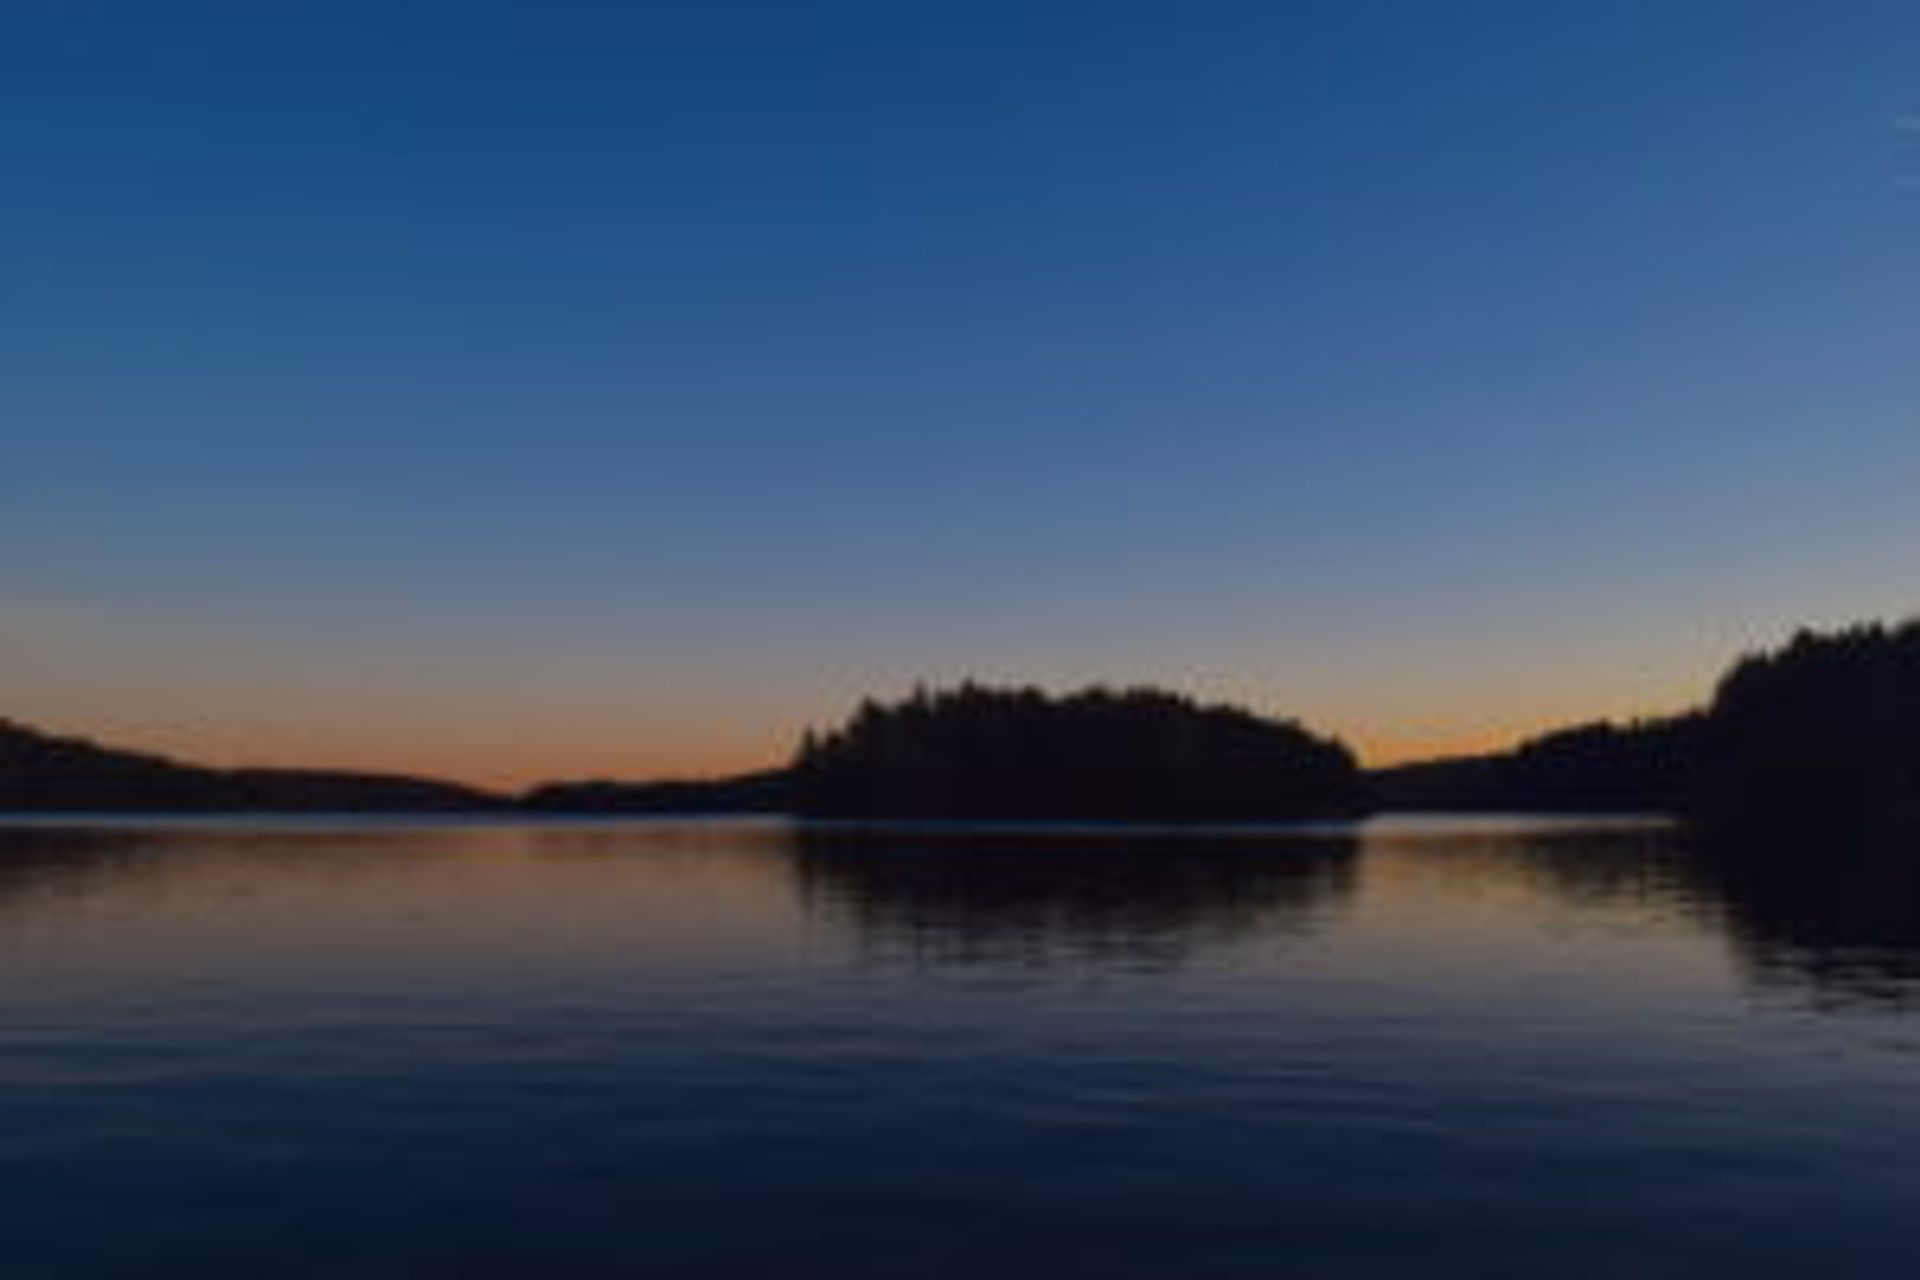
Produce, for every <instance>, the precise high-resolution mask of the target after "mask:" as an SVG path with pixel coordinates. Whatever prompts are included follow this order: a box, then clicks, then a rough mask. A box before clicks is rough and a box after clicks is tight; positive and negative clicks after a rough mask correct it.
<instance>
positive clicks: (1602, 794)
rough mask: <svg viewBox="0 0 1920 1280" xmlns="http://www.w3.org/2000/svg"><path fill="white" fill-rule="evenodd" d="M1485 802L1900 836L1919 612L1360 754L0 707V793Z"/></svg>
mask: <svg viewBox="0 0 1920 1280" xmlns="http://www.w3.org/2000/svg"><path fill="white" fill-rule="evenodd" d="M1495 809H1497V810H1508V811H1526V810H1533V811H1549V812H1554V811H1557V812H1592V813H1609V812H1654V813H1670V814H1675V815H1683V816H1687V817H1691V818H1695V819H1698V820H1700V821H1701V822H1703V823H1712V824H1714V825H1716V826H1720V827H1738V826H1746V827H1752V828H1764V829H1767V830H1769V831H1779V830H1782V829H1784V830H1789V831H1793V830H1801V829H1814V828H1817V827H1820V826H1822V825H1824V824H1833V823H1844V824H1846V825H1847V826H1849V827H1852V828H1871V829H1875V830H1879V831H1883V832H1891V833H1896V834H1898V833H1902V832H1909V833H1920V622H1908V623H1905V624H1903V625H1900V626H1893V627H1889V626H1884V625H1868V626H1859V627H1853V628H1849V629H1846V630H1842V631H1835V632H1828V633H1824V634H1823V633H1814V632H1802V633H1800V634H1799V635H1797V636H1795V637H1794V638H1793V639H1792V640H1791V641H1790V642H1789V643H1787V644H1785V645H1783V646H1780V647H1779V648H1777V649H1773V650H1770V651H1764V652H1760V653H1755V654H1749V655H1747V656H1745V657H1742V658H1741V659H1739V660H1738V661H1737V662H1735V663H1734V664H1733V665H1732V666H1731V667H1730V668H1729V670H1728V671H1727V673H1726V674H1725V676H1723V677H1722V678H1721V680H1720V681H1719V683H1718V685H1717V686H1716V688H1715V689H1714V691H1713V694H1712V697H1711V699H1710V700H1709V701H1708V703H1707V704H1706V705H1705V706H1704V707H1702V708H1701V709H1698V710H1695V711H1689V712H1686V713H1684V714H1681V715H1675V716H1668V717H1664V718H1657V719H1646V720H1639V721H1634V722H1632V723H1629V724H1609V723H1595V724H1586V725H1579V726H1575V727H1573V728H1568V729H1562V730H1557V731H1555V732H1552V733H1547V734H1543V735H1541V736H1539V737H1536V738H1532V739H1530V740H1528V741H1526V742H1523V743H1521V744H1520V745H1519V746H1518V747H1516V748H1514V749H1513V750H1511V751H1507V752H1499V753H1490V754H1484V755H1476V756H1466V757H1456V758H1451V759H1439V760H1429V761H1423V762H1419V763H1414V764H1406V765H1399V766H1395V767H1392V768H1385V769H1377V770H1374V771H1372V772H1370V773H1363V772H1362V771H1361V770H1360V769H1359V767H1358V766H1357V765H1356V764H1355V761H1354V758H1353V754H1352V753H1351V752H1350V751H1349V750H1348V749H1347V748H1346V747H1345V746H1344V745H1343V744H1341V743H1340V742H1338V741H1336V740H1334V739H1332V738H1328V737H1322V736H1320V735H1317V734H1315V733H1313V732H1311V731H1309V730H1308V729H1306V728H1304V727H1302V726H1301V725H1299V724H1297V723H1295V722H1293V721H1289V720H1276V719H1267V718H1263V717H1260V716H1257V715H1255V714H1253V713H1251V712H1248V711H1245V710H1241V709H1238V708H1234V707H1227V706H1214V705H1204V704H1201V703H1198V702H1195V701H1193V700H1192V699H1189V698H1185V697H1182V696H1180V695H1177V694H1173V693H1168V692H1164V691H1161V690H1156V689H1151V688H1136V689H1125V690H1112V689H1104V688H1091V689H1084V690H1081V691H1079V692H1076V693H1070V694H1065V695H1051V694H1048V693H1045V692H1043V691H1041V690H1038V689H1033V688H993V687H987V686H982V685H978V684H973V683H967V684H962V685H960V686H958V687H956V688H953V689H948V690H944V691H928V690H919V691H916V692H915V693H913V694H912V695H911V696H909V697H907V698H904V699H901V700H899V701H896V702H892V703H882V702H876V701H868V702H865V703H863V704H861V705H860V706H859V707H858V708H857V709H856V710H855V711H854V713H853V714H852V715H851V716H850V717H849V718H848V719H847V720H846V721H845V722H844V723H843V724H841V725H840V726H838V727H837V728H834V729H831V730H828V731H826V732H823V733H809V734H808V735H806V737H805V738H804V739H803V741H802V743H801V744H800V747H799V749H798V750H797V751H796V752H795V753H794V755H793V757H792V759H791V760H790V761H789V762H788V763H787V764H786V765H785V766H783V767H780V768H776V769H771V770H764V771H761V772H757V773H749V774H741V775H737V776H734V777H726V778H715V779H704V780H703V779H694V780H676V781H652V782H650V781H638V782H622V781H614V780H598V781H584V782H554V783H548V784H545V785H542V786H538V787H535V788H533V789H532V790H530V791H528V792H526V793H525V794H523V795H520V796H518V797H506V796H500V795H496V794H492V793H489V792H486V791H483V790H479V789H477V788H473V787H467V786H462V785H460V784H458V783H453V782H445V781H440V780H436V779H432V778H420V777H410V776H404V775H396V774H381V773H362V772H351V771H339V770H321V769H216V768H208V767H206V766H202V765H196V764H187V763H182V762H180V761H176V760H173V759H169V758H167V757H164V756H159V755H153V754H149V753H145V752H138V751H127V750H122V749H118V748H113V747H108V746H102V745H100V744H97V743H94V742H91V741H88V740H86V739H84V738H75V737H60V736H56V735H53V734H49V733H45V732H42V731H40V730H37V729H32V728H28V727H27V726H24V725H20V724H17V723H13V722H10V721H6V720H0V811H10V812H57V811H73V812H85V811H93V812H156V813H168V812H194V811H207V812H222V811H237V812H274V811H285V812H367V813H406V812H420V813H462V812H473V813H490V812H501V811H508V810H517V811H520V812H527V813H533V814H596V813H598V814H643V813H696V814H697V813H790V814H794V815H798V816H802V817H819V818H874V819H1002V820H1091V821H1113V822H1123V821H1124V822H1260V821H1290V820H1298V819H1317V818H1342V817H1353V816H1358V815H1360V814H1363V813H1366V812H1373V811H1380V810H1389V811H1400V812H1407V811H1418V810H1443V811H1444V810H1495ZM1750 843H1752V844H1753V847H1775V846H1777V845H1778V844H1780V843H1781V842H1778V841H1766V842H1750ZM1794 847H1811V846H1809V845H1808V844H1807V843H1806V842H1799V843H1798V844H1796V845H1794Z"/></svg>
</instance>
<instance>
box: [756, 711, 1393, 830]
mask: <svg viewBox="0 0 1920 1280" xmlns="http://www.w3.org/2000/svg"><path fill="white" fill-rule="evenodd" d="M790 772H791V777H792V784H791V785H792V799H793V810H794V812H796V813H798V814H800V815H802V816H806V817H848V818H887V819H985V820H1009V819H1016V820H1017V819H1029V820H1031V819H1038V820H1075V819H1080V820H1095V821H1129V822H1142V821H1144V822H1256V821H1288V820H1297V819H1307V818H1337V817H1351V816H1355V815H1358V814H1361V813H1363V812H1365V811H1366V808H1367V801H1366V788H1365V785H1364V782H1363V780H1362V777H1361V774H1360V770H1359V767H1358V766H1357V765H1356V764H1355V762H1354V758H1353V753H1352V752H1350V751H1349V750H1347V748H1346V747H1345V746H1344V745H1342V744H1341V743H1339V742H1336V741H1334V740H1333V739H1330V738H1323V737H1319V736H1316V735H1315V734H1313V733H1310V732H1308V731H1307V730H1306V729H1304V728H1302V727H1301V726H1300V725H1298V724H1296V723H1294V722H1292V721H1287V720H1267V719H1262V718H1261V717H1258V716H1255V715H1253V714H1251V713H1249V712H1246V711H1241V710H1238V709H1236V708H1233V707H1224V706H1205V705H1201V704H1199V703H1196V702H1193V701H1191V700H1189V699H1186V698H1182V697H1179V696H1177V695H1175V694H1170V693H1163V692H1160V691H1158V690H1153V689H1129V690H1122V691H1115V690H1108V689H1100V688H1094V689H1086V690H1082V691H1081V692H1078V693H1073V694H1068V695H1066V696H1064V697H1052V696H1049V695H1048V694H1046V693H1043V692H1042V691H1040V690H1038V689H996V688H988V687H984V686H980V685H974V684H967V685H962V686H961V687H960V688H958V689H954V690H950V691H945V692H934V693H930V692H926V691H922V692H918V693H915V694H914V695H913V696H912V697H910V698H908V699H906V700H905V701H902V702H898V703H893V704H890V705H888V704H881V703H876V702H868V703H866V704H864V705H862V706H861V707H860V709H859V710H858V711H856V712H855V713H854V715H853V717H852V718H851V719H850V720H848V721H847V722H846V724H845V725H843V726H841V727H840V728H838V729H835V730H832V731H830V732H827V733H825V734H819V735H814V734H809V735H807V738H806V740H805V741H804V742H803V743H802V744H801V747H800V751H799V753H798V754H797V755H796V756H795V758H794V761H793V764H792V767H791V771H790Z"/></svg>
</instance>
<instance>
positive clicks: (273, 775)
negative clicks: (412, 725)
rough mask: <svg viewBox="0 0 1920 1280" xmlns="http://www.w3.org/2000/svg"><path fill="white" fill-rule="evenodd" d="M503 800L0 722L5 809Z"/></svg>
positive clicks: (436, 807) (418, 808) (363, 809)
mask: <svg viewBox="0 0 1920 1280" xmlns="http://www.w3.org/2000/svg"><path fill="white" fill-rule="evenodd" d="M504 803H505V802H504V801H502V800H501V799H500V798H499V797H496V796H492V795H488V794H487V793H485V792H482V791H477V790H475V789H473V788H470V787H463V786H459V785H457V784H455V783H450V782H438V781H434V780H432V779H426V778H410V777H404V776H399V775H393V774H372V773H350V772H335V771H328V770H313V769H210V768H206V767H203V766H200V765H191V764H182V763H180V762H178V761H174V760H170V759H167V758H166V757H164V756H158V755H150V754H147V753H144V752H137V751H123V750H118V749H115V748H111V747H103V746H99V745H97V744H95V743H93V742H89V741H87V740H86V739H84V738H63V737H56V736H54V735H52V734H48V733H43V732H41V731H39V730H37V729H30V728H28V727H26V726H24V725H20V724H16V723H14V722H12V721H6V720H0V811H4V812H15V813H20V812H40V813H45V812H60V811H84V812H147V813H151V812H163V813H164V812H195V811H209V812H224V811H233V810H240V811H256V812H266V811H297V812H320V811H338V812H357V813H387V812H409V813H412V812H458V811H467V810H480V809H492V808H498V807H500V806H501V805H503V804H504Z"/></svg>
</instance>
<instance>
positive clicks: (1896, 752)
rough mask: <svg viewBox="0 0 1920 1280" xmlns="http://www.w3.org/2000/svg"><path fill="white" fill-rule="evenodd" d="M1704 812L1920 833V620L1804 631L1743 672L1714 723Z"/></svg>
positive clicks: (1734, 678)
mask: <svg viewBox="0 0 1920 1280" xmlns="http://www.w3.org/2000/svg"><path fill="white" fill-rule="evenodd" d="M1702 764H1703V767H1702V769H1701V771H1700V775H1699V779H1698V804H1697V806H1696V808H1697V810H1698V811H1699V812H1700V813H1701V814H1702V815H1703V816H1705V817H1707V818H1709V819H1711V820H1713V821H1715V822H1718V823H1722V824H1725V823H1740V822H1746V821H1757V822H1762V823H1766V824H1768V825H1771V826H1774V827H1776V828H1777V827H1778V826H1779V825H1781V824H1782V823H1787V824H1792V825H1795V826H1800V825H1807V824H1817V823H1824V822H1830V821H1833V820H1835V819H1840V818H1844V819H1846V820H1848V821H1849V822H1850V823H1852V824H1853V825H1865V826H1872V827H1876V828H1883V829H1889V830H1916V829H1920V622H1909V623H1907V624H1906V625H1904V626H1900V627H1895V628H1889V627H1884V626H1862V627H1854V628H1851V629H1849V630H1846V631H1840V632H1835V633H1830V634H1826V635H1819V634H1813V633H1809V632H1802V633H1801V634H1800V635H1798V636H1796V637H1794V639H1793V641H1792V643H1790V644H1788V645H1786V646H1785V647H1783V648H1781V649H1778V650H1776V651H1774V652H1772V653H1765V654H1758V655H1755V656H1751V657H1748V658H1745V659H1742V660H1741V661H1740V662H1739V663H1737V664H1736V665H1735V666H1734V668H1733V669H1732V670H1731V671H1729V672H1728V673H1727V675H1726V676H1725V677H1724V678H1723V679H1722V680H1721V681H1720V684H1719V687H1718V689H1716V690H1715V692H1714V697H1713V705H1712V707H1711V709H1710V711H1709V712H1708V715H1707V737H1706V742H1705V751H1704V758H1703V762H1702Z"/></svg>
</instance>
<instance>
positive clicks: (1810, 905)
mask: <svg viewBox="0 0 1920 1280" xmlns="http://www.w3.org/2000/svg"><path fill="white" fill-rule="evenodd" d="M1692 844H1693V849H1694V857H1693V859H1692V861H1691V865H1692V866H1693V867H1694V868H1695V870H1696V872H1697V874H1698V875H1700V877H1701V878H1702V881H1703V883H1704V884H1705V885H1706V886H1707V890H1708V892H1709V893H1710V894H1711V896H1712V898H1713V900H1714V901H1715V902H1716V903H1717V904H1718V906H1719V907H1720V908H1721V910H1722V911H1723V913H1724V919H1725V921H1726V927H1727V931H1728V933H1729V934H1730V936H1731V937H1732V939H1733V941H1734V944H1735V946H1736V947H1737V948H1738V952H1739V955H1740V957H1741V959H1742V961H1743V964H1744V966H1745V970H1746V972H1747V974H1748V976H1749V978H1750V979H1751V980H1752V981H1754V982H1756V983H1758V984H1760V985H1761V986H1763V987H1767V988H1769V989H1774V990H1786V991H1792V992H1796V993H1798V994H1800V995H1803V996H1805V997H1807V998H1809V999H1810V1001H1811V1002H1812V1003H1813V1004H1814V1005H1815V1006H1816V1007H1828V1008H1841V1007H1863V1006H1871V1007H1883V1008H1899V1009H1912V1008H1920V850H1916V849H1915V848H1913V847H1911V845H1910V844H1908V843H1905V842H1903V841H1900V840H1896V839H1893V838H1890V837H1878V836H1874V835H1872V834H1866V833H1859V832H1847V831H1842V830H1835V831H1832V832H1830V833H1827V834H1826V835H1823V836H1807V835H1796V836H1793V837H1790V838H1768V837H1766V836H1763V835H1757V834H1754V833H1752V832H1746V833H1742V834H1740V835H1737V836H1736V835H1726V834H1721V833H1717V832H1701V833H1698V834H1697V835H1696V837H1695V838H1694V840H1693V842H1692Z"/></svg>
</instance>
